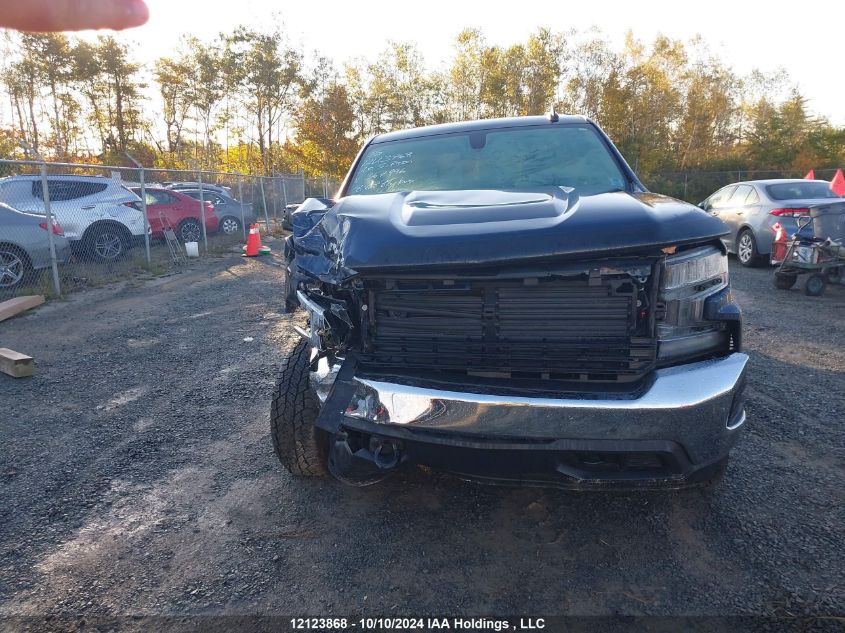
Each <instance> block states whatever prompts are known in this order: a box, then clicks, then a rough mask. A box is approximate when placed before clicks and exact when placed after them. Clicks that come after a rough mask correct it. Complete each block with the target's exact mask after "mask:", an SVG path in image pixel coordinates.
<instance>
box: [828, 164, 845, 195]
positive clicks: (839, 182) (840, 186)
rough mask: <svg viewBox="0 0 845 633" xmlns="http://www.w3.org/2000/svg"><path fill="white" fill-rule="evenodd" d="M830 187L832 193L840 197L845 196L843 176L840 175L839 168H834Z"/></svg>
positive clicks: (844, 177) (844, 178)
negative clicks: (834, 173) (834, 172)
mask: <svg viewBox="0 0 845 633" xmlns="http://www.w3.org/2000/svg"><path fill="white" fill-rule="evenodd" d="M830 188H831V189H833V193H835V194H836V195H837V196H839V197H840V198H841V197H842V196H845V176H843V175H842V170H841V169H837V170H836V175H835V176H834V177H833V180H831V181H830Z"/></svg>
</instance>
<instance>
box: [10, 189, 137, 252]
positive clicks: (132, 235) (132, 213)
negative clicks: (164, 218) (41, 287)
mask: <svg viewBox="0 0 845 633" xmlns="http://www.w3.org/2000/svg"><path fill="white" fill-rule="evenodd" d="M47 187H48V192H49V194H50V210H51V212H52V214H53V217H54V218H55V219H56V221H57V222H58V223H59V224H60V225H61V227H62V229H63V230H64V233H65V237H67V239H68V240H70V242H71V246H73V247H74V250H76V251H77V252H79V251H82V252H84V253H85V254H87V255H89V256H91V257H93V258H94V259H97V260H100V261H113V260H115V259H118V258H120V257H121V256H123V255H124V254H125V253H126V251H127V250H128V249H129V248H130V247H131V246H132V245H133V243H135V242H138V241H139V240H143V238H144V224H145V223H144V216H143V214H142V212H141V211H138V210H137V209H135V208H132V207H130V206H127V205H130V204H132V203H135V202H140V198H139V197H138V196H136V195H135V194H134V193H132V192H131V191H129V190H128V189H127V188H126V187H124V186H123V185H122V184H121V183H120V182H118V181H115V180H111V179H108V178H103V177H97V176H49V177H48V178H47ZM0 202H5V203H6V204H8V205H9V206H11V207H14V208H15V209H18V210H19V211H26V212H29V213H42V214H43V213H46V211H45V208H44V187H43V184H42V180H41V177H40V176H12V177H10V178H3V179H0Z"/></svg>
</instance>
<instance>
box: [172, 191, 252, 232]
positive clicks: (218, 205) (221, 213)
mask: <svg viewBox="0 0 845 633" xmlns="http://www.w3.org/2000/svg"><path fill="white" fill-rule="evenodd" d="M174 191H178V192H179V193H183V194H185V195H186V196H191V197H192V198H194V199H195V200H199V199H200V192H199V189H174ZM202 198H203V200H207V201H209V202H211V204H213V205H214V215H216V216H217V221H218V229H217V230H218V231H219V232H220V233H223V234H224V235H234V234H235V233H238V232H239V231H240V230H241V217H243V221H244V222H245V223H246V225H247V226H249V225H250V224H252V223H253V222H255V212H254V211H253V210H252V205H251V204H248V203H246V202H240V201H239V200H235V199H234V198H232V197H231V196H228V195H226V194H225V193H222V192H220V191H208V190H206V189H205V185H203V190H202ZM241 213H243V216H241Z"/></svg>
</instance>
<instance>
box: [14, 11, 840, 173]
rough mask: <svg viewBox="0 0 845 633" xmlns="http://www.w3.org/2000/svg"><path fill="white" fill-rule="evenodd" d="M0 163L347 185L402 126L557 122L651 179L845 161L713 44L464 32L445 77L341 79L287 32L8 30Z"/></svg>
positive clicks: (404, 55) (789, 96) (391, 68)
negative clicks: (34, 158) (138, 53)
mask: <svg viewBox="0 0 845 633" xmlns="http://www.w3.org/2000/svg"><path fill="white" fill-rule="evenodd" d="M3 53H4V54H3V60H2V62H0V73H2V76H0V82H2V87H3V89H4V90H5V92H6V99H5V102H6V105H5V106H4V107H3V108H2V110H0V112H5V114H4V117H3V118H2V119H0V156H4V157H7V156H11V155H19V151H18V150H17V149H16V146H17V139H23V140H25V141H26V142H27V143H28V144H29V145H30V146H32V147H33V148H35V149H37V150H38V151H40V152H41V153H42V154H44V155H45V156H47V157H48V158H52V159H57V160H63V161H69V162H81V161H86V162H101V163H103V164H123V163H125V161H126V159H125V157H124V152H126V151H131V152H132V153H134V154H135V155H136V156H138V157H139V158H140V159H141V160H142V161H143V162H144V163H145V164H147V165H150V166H156V167H162V168H188V167H192V166H195V165H199V166H200V167H202V168H205V169H210V170H240V171H243V172H245V173H246V172H249V173H263V174H270V173H274V172H279V171H296V170H298V169H303V170H304V171H305V172H306V174H307V175H309V176H323V175H328V176H330V177H332V178H334V179H340V178H341V177H342V176H343V174H344V172H345V171H346V169H347V168H348V167H349V164H350V163H351V161H352V160H353V158H354V156H355V153H356V152H357V150H358V148H359V147H360V145H361V144H362V143H363V142H364V141H365V140H366V139H367V138H368V137H370V136H371V135H373V134H378V133H381V132H386V131H390V130H394V129H399V128H404V127H409V126H417V125H424V124H430V123H443V122H449V121H457V120H464V119H475V118H486V117H500V116H515V115H527V114H542V113H544V112H546V111H548V110H549V108H550V107H551V105H552V104H555V107H556V109H557V110H558V111H559V112H570V113H578V114H584V115H586V116H589V117H591V118H593V119H594V120H596V121H597V122H598V123H599V124H600V125H601V126H602V127H603V128H604V129H605V131H606V132H607V133H608V135H609V136H610V137H611V138H612V139H613V140H614V142H615V143H616V144H617V145H618V147H619V149H620V150H621V152H622V154H623V155H624V156H625V157H626V159H627V160H628V161H629V162H630V163H631V165H632V166H633V167H634V168H635V170H636V171H638V173H640V174H641V175H642V176H643V177H644V178H645V179H646V180H648V178H649V176H650V175H655V174H660V173H667V172H682V171H690V170H703V171H707V170H715V171H718V170H742V171H748V170H762V169H766V170H785V169H789V170H796V171H801V170H806V169H810V168H816V169H822V168H827V167H839V166H841V165H842V164H843V163H845V128H837V127H835V126H833V125H831V124H830V123H829V122H828V121H827V120H826V119H825V118H824V117H820V116H817V115H815V114H813V113H812V112H810V111H809V109H808V107H807V99H806V97H805V96H804V95H802V94H801V93H800V92H799V91H798V89H797V88H796V87H795V86H794V85H793V83H792V79H791V78H790V77H789V76H788V75H787V74H786V73H785V72H783V71H778V72H774V73H768V74H766V73H762V72H759V71H754V72H752V73H751V74H749V75H747V76H741V75H739V74H737V73H736V72H735V71H734V70H733V69H732V68H731V67H730V66H729V65H728V64H726V63H725V61H724V60H722V59H721V58H720V57H719V56H717V55H714V54H713V53H712V52H711V51H710V50H709V49H708V47H707V44H706V42H705V41H704V40H703V39H702V38H696V39H694V40H692V41H685V42H682V41H680V40H673V39H671V38H668V37H665V36H662V35H661V36H658V37H656V38H655V40H654V41H653V42H650V43H644V42H642V41H640V40H638V39H637V38H635V37H634V36H633V34H630V33H629V34H628V35H627V37H626V39H625V42H624V44H623V45H622V46H620V47H613V46H612V45H611V44H610V43H609V42H608V41H607V39H606V38H605V37H604V36H603V34H602V33H601V32H600V31H597V30H592V31H587V32H580V31H569V32H556V31H553V30H551V29H547V28H540V29H538V30H537V31H536V32H534V33H532V34H531V35H530V36H529V37H528V38H527V39H526V40H525V41H523V42H518V43H515V44H511V45H508V46H503V45H499V44H493V43H490V42H488V41H487V40H486V38H485V36H484V33H483V32H482V31H481V30H479V29H466V30H464V31H462V32H461V33H460V34H458V36H457V37H456V39H455V42H454V48H453V52H452V54H451V56H450V58H449V59H448V60H446V61H445V62H444V63H443V64H442V65H441V66H440V67H438V68H434V69H432V68H431V67H430V66H429V65H428V64H427V63H426V60H424V59H423V56H422V55H421V53H420V52H419V50H418V49H417V48H416V46H415V45H413V44H410V43H401V42H390V43H388V44H387V46H386V48H385V49H384V51H383V52H382V53H381V54H380V55H378V56H377V57H376V58H375V59H355V60H353V61H351V62H347V63H345V64H343V65H342V66H340V67H338V66H337V65H336V64H335V63H334V62H333V61H332V60H330V59H328V58H326V57H325V56H322V55H320V54H319V53H317V52H313V53H308V54H306V53H305V52H304V51H302V50H301V49H299V48H297V47H296V46H294V45H292V44H291V43H290V41H289V39H288V38H287V37H286V36H285V33H284V32H283V31H282V30H281V29H280V28H271V29H268V30H264V31H261V30H255V29H252V28H248V27H245V26H240V27H237V28H235V29H234V30H232V31H231V32H229V33H222V34H221V35H220V37H218V38H215V39H214V40H213V41H203V40H200V39H198V38H195V37H192V36H188V35H186V36H184V37H183V38H182V40H181V42H180V44H179V46H178V48H177V49H176V51H175V53H173V54H170V55H165V56H162V57H160V58H158V59H157V60H156V61H155V63H154V64H152V65H151V66H145V65H142V64H141V63H139V62H138V61H137V60H136V59H133V55H132V48H131V45H130V44H129V43H128V42H126V41H124V40H121V39H117V38H115V37H112V36H101V37H99V38H97V39H96V40H95V41H88V40H84V39H78V38H75V37H68V36H66V35H63V34H29V33H24V34H17V33H11V32H10V33H7V34H6V36H5V41H4V42H3Z"/></svg>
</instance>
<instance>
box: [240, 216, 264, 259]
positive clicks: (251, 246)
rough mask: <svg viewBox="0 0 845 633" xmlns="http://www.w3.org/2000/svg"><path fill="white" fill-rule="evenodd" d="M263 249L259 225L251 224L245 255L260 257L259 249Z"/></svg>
mask: <svg viewBox="0 0 845 633" xmlns="http://www.w3.org/2000/svg"><path fill="white" fill-rule="evenodd" d="M260 249H261V235H259V233H258V225H257V224H250V226H249V237H247V238H246V252H245V253H244V257H258V251H259V250H260Z"/></svg>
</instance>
